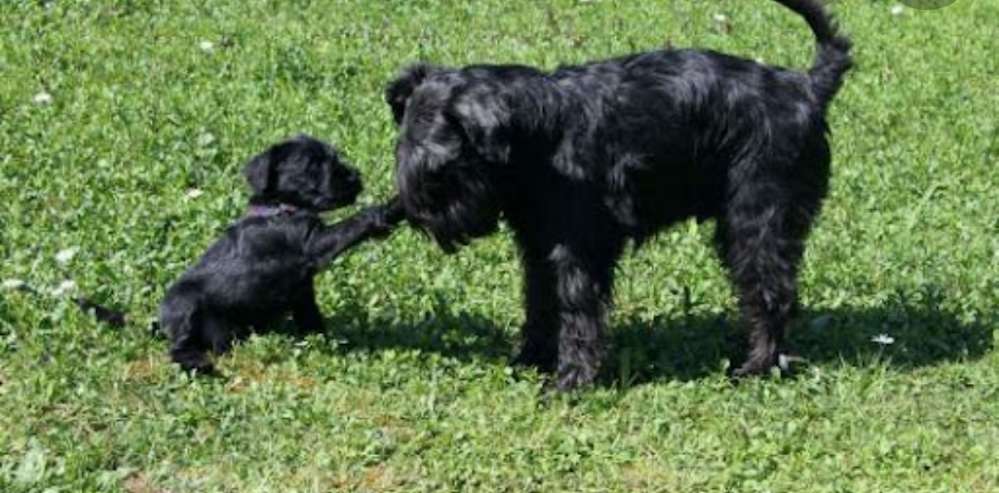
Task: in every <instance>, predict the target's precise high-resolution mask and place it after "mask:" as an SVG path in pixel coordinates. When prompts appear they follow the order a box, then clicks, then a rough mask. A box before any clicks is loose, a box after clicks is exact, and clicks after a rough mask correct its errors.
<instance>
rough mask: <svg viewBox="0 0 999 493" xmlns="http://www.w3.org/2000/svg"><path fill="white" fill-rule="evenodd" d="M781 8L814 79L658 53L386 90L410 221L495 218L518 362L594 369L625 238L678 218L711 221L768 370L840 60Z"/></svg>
mask: <svg viewBox="0 0 999 493" xmlns="http://www.w3.org/2000/svg"><path fill="white" fill-rule="evenodd" d="M778 1H779V3H781V4H783V5H784V6H786V7H788V8H790V9H791V10H793V11H794V12H796V13H798V14H799V15H801V16H802V17H804V19H805V20H806V21H807V22H808V24H809V26H810V27H811V29H812V31H813V32H814V35H815V37H816V39H817V44H818V53H817V56H816V60H815V62H814V64H813V66H812V68H811V69H809V70H808V71H807V72H796V71H791V70H786V69H782V68H778V67H770V66H765V65H761V64H759V63H757V62H754V61H750V60H744V59H741V58H736V57H732V56H729V55H725V54H721V53H715V52H710V51H695V50H675V51H674V50H666V51H653V52H648V53H641V54H636V55H632V56H625V57H621V58H616V59H611V60H607V61H600V62H594V63H589V64H585V65H581V66H570V67H562V68H559V69H557V70H555V71H554V72H551V73H547V72H542V71H540V70H537V69H534V68H531V67H525V66H509V65H505V66H496V65H476V66H469V67H464V68H445V67H436V66H430V65H417V66H414V67H411V68H409V69H408V70H406V71H404V72H403V73H402V75H401V76H400V77H398V79H396V80H395V81H394V82H392V83H391V84H390V86H389V87H388V89H387V90H386V100H387V102H388V103H389V105H390V106H391V107H392V111H393V115H394V116H395V119H396V122H397V123H398V124H399V125H400V136H399V139H398V142H397V149H396V154H397V156H396V157H397V161H398V162H397V173H396V183H397V186H398V188H399V192H400V196H401V198H402V201H403V205H404V206H405V209H406V213H407V216H408V219H409V221H410V222H411V223H412V224H414V225H416V226H418V227H420V228H422V229H423V230H425V231H426V232H428V233H429V234H430V235H431V236H432V237H433V238H434V239H435V240H436V241H437V243H438V244H439V245H440V246H441V247H442V248H443V249H444V250H445V251H448V252H451V251H453V250H454V249H455V248H456V247H457V246H458V245H461V244H464V243H467V242H468V241H469V240H470V239H472V238H475V237H479V236H482V235H486V234H489V233H491V232H493V231H495V229H496V226H497V221H498V220H499V219H500V217H503V218H505V219H506V221H507V222H508V223H509V225H510V226H511V228H512V229H513V232H514V234H515V237H516V241H517V245H518V246H519V249H520V252H521V256H522V259H523V265H524V273H525V276H524V277H525V291H526V296H525V298H526V311H527V317H526V323H525V325H524V327H523V339H524V341H523V347H522V351H521V354H520V356H519V361H520V362H522V363H525V364H531V365H535V366H538V367H540V368H542V369H544V370H553V371H556V372H557V379H556V385H557V387H558V388H560V389H569V388H573V387H576V386H579V385H582V384H588V383H590V382H592V381H593V380H594V378H595V377H596V375H597V372H598V369H599V364H600V360H601V357H602V354H603V353H604V352H605V349H604V344H603V339H604V336H603V332H604V325H605V318H606V313H607V309H608V306H609V304H610V302H611V289H612V285H613V280H614V279H613V277H614V267H615V264H616V262H617V259H618V257H619V256H620V255H621V253H622V250H623V248H624V246H625V244H626V243H627V240H629V239H632V240H634V241H635V242H636V243H641V242H642V241H643V240H645V239H646V238H648V237H649V236H651V235H653V234H655V233H656V232H657V231H659V230H661V229H662V228H664V227H666V226H667V225H670V224H673V223H676V222H677V221H681V220H683V219H685V218H689V217H695V218H698V219H700V220H706V219H709V218H710V219H715V220H717V223H718V226H717V246H718V251H719V253H720V256H721V259H722V261H723V262H724V264H725V266H726V267H727V268H728V270H729V272H730V274H731V277H732V280H733V283H734V284H735V287H736V288H737V290H738V292H739V298H740V304H741V309H742V312H743V314H744V316H745V319H746V321H747V322H748V324H749V326H750V337H749V338H750V350H749V357H748V360H747V361H746V362H745V364H743V365H742V366H741V367H739V368H738V369H737V370H736V371H735V373H736V374H737V375H748V374H758V373H765V372H768V371H769V369H770V368H772V367H773V366H774V365H775V364H777V363H778V361H779V355H780V354H781V353H780V349H781V343H782V338H783V335H784V332H785V329H786V327H787V325H788V321H789V319H790V317H791V316H792V312H793V311H794V309H795V306H796V303H797V296H796V275H797V271H798V263H799V261H800V259H801V256H802V252H803V249H804V242H805V238H806V235H807V234H808V231H809V228H810V226H811V224H812V221H813V219H814V218H815V216H816V214H817V213H818V212H819V208H820V205H821V201H822V199H823V197H824V196H825V194H826V188H827V183H828V180H829V162H830V151H829V144H828V142H827V139H826V133H827V132H828V127H827V125H826V119H825V113H826V108H827V106H828V105H829V102H830V100H831V99H832V97H833V96H834V95H835V94H836V92H837V90H838V89H839V87H840V84H841V82H842V78H843V75H844V74H845V72H846V71H847V70H848V69H849V68H850V66H851V59H850V56H849V50H850V42H849V41H848V40H847V39H846V38H844V37H841V36H839V35H837V33H836V29H835V26H834V25H833V23H832V21H831V19H830V18H829V17H828V16H827V15H826V13H825V11H824V10H823V8H822V6H821V5H820V4H818V3H817V2H814V1H806V0H778Z"/></svg>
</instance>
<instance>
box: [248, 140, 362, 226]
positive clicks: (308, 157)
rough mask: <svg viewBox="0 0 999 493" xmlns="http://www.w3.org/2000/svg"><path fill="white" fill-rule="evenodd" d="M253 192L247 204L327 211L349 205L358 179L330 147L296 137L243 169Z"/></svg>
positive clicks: (261, 154) (251, 161) (353, 170)
mask: <svg viewBox="0 0 999 493" xmlns="http://www.w3.org/2000/svg"><path fill="white" fill-rule="evenodd" d="M243 173H244V174H245V175H246V179H247V181H248V182H249V183H250V188H251V189H252V191H253V197H252V198H251V199H250V200H251V202H255V203H284V204H291V205H294V206H296V207H300V208H303V209H310V210H315V211H327V210H331V209H335V208H337V207H343V206H345V205H349V204H352V203H353V202H354V200H356V199H357V195H358V194H359V193H360V192H361V188H362V186H361V179H360V175H359V174H358V173H357V170H355V169H354V168H353V167H351V166H350V165H348V164H347V163H346V162H345V161H343V160H342V159H340V156H339V155H338V154H337V151H336V149H334V148H333V147H332V146H330V145H328V144H326V143H324V142H322V141H320V140H318V139H315V138H312V137H309V136H308V135H299V136H297V137H293V138H291V139H288V140H286V141H284V142H280V143H278V144H275V145H273V146H271V148H269V149H267V150H266V151H264V152H262V153H260V154H259V155H257V156H255V157H253V159H251V160H250V162H249V164H247V165H246V168H245V169H244V171H243Z"/></svg>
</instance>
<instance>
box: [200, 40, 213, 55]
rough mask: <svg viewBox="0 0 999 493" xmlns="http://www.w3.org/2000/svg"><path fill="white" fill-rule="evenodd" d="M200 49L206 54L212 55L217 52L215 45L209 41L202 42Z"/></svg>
mask: <svg viewBox="0 0 999 493" xmlns="http://www.w3.org/2000/svg"><path fill="white" fill-rule="evenodd" d="M198 48H201V51H203V52H205V53H211V52H213V51H215V43H212V42H211V41H207V40H202V41H201V42H200V43H198Z"/></svg>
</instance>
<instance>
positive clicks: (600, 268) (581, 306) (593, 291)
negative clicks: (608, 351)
mask: <svg viewBox="0 0 999 493" xmlns="http://www.w3.org/2000/svg"><path fill="white" fill-rule="evenodd" d="M601 257H602V256H593V255H589V256H583V255H582V254H581V253H580V250H575V251H574V250H573V249H572V248H570V247H567V246H565V245H559V246H557V247H555V249H554V250H553V251H552V254H551V261H552V263H553V265H554V268H555V277H556V282H555V285H556V293H557V297H558V325H559V332H558V380H557V382H556V386H557V387H558V389H559V390H571V389H574V388H577V387H579V386H582V385H588V384H590V383H593V381H594V380H595V379H596V377H597V372H598V371H599V369H600V363H601V360H602V359H603V356H604V352H605V347H604V326H605V324H606V314H607V309H608V307H609V305H610V296H611V288H612V286H611V284H612V282H613V272H614V257H608V258H601Z"/></svg>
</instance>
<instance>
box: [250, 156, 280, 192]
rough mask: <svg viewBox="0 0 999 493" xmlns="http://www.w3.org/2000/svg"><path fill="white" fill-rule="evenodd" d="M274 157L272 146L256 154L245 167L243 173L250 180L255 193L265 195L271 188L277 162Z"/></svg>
mask: <svg viewBox="0 0 999 493" xmlns="http://www.w3.org/2000/svg"><path fill="white" fill-rule="evenodd" d="M273 158H274V148H271V149H268V150H266V151H264V152H262V153H260V154H257V155H256V156H254V157H253V158H252V159H250V162H249V163H247V164H246V167H245V168H243V175H244V176H246V181H248V182H250V189H251V190H253V194H254V195H263V194H264V193H266V192H267V189H268V188H270V186H271V175H272V174H273V169H274V163H275V161H274V159H273Z"/></svg>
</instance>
